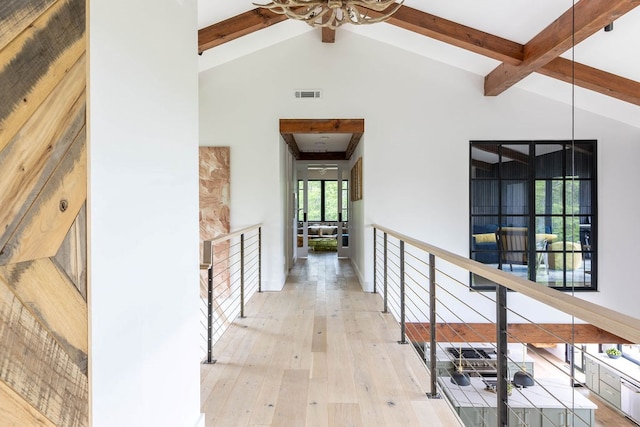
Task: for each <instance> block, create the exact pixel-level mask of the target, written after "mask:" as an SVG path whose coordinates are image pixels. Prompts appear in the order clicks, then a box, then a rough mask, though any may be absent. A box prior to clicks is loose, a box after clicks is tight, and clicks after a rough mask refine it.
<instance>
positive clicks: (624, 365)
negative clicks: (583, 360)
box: [588, 353, 640, 386]
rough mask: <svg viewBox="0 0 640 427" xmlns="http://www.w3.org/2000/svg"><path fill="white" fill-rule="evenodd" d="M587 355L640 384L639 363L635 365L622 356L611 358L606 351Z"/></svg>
mask: <svg viewBox="0 0 640 427" xmlns="http://www.w3.org/2000/svg"><path fill="white" fill-rule="evenodd" d="M588 357H591V358H593V359H595V360H596V361H597V362H598V363H600V364H601V365H603V366H605V367H606V368H609V369H611V370H613V371H614V372H616V373H617V374H618V375H620V376H621V377H623V378H626V379H628V380H630V381H631V382H633V383H636V384H637V385H638V386H640V365H636V364H635V363H633V362H632V361H630V360H627V359H625V358H624V357H620V358H618V359H612V358H610V357H609V356H607V355H606V353H598V354H588Z"/></svg>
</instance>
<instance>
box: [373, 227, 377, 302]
mask: <svg viewBox="0 0 640 427" xmlns="http://www.w3.org/2000/svg"><path fill="white" fill-rule="evenodd" d="M376 234H377V230H376V228H375V227H373V293H374V294H377V293H378V262H377V260H376V258H377V254H376V240H377V239H376Z"/></svg>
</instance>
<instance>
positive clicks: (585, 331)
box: [407, 323, 629, 344]
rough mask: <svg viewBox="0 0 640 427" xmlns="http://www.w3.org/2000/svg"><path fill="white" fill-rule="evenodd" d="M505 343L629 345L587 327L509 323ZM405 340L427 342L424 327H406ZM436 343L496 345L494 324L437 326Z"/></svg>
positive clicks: (563, 324) (444, 324)
mask: <svg viewBox="0 0 640 427" xmlns="http://www.w3.org/2000/svg"><path fill="white" fill-rule="evenodd" d="M507 334H508V337H509V341H512V342H521V343H528V344H534V343H535V344H541V343H544V344H565V343H567V342H575V343H580V344H629V341H627V340H625V339H624V338H621V337H619V336H617V335H614V334H611V333H609V332H607V331H605V330H603V329H600V328H598V327H596V326H593V325H590V324H575V325H572V324H567V323H542V324H531V323H510V324H509V325H508V326H507ZM407 337H408V338H409V339H410V340H411V341H412V342H429V341H430V338H431V334H430V330H429V324H428V323H407ZM436 339H437V341H438V342H451V343H475V342H489V343H495V342H496V325H495V323H438V324H437V325H436Z"/></svg>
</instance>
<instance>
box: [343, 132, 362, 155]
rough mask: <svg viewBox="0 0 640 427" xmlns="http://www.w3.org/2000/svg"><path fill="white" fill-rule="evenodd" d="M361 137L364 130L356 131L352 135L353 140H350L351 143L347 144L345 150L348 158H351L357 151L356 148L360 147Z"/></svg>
mask: <svg viewBox="0 0 640 427" xmlns="http://www.w3.org/2000/svg"><path fill="white" fill-rule="evenodd" d="M360 138H362V132H356V133H354V134H353V135H351V140H350V141H349V145H347V151H345V153H346V156H345V157H346V160H349V159H350V158H351V156H353V153H354V152H355V151H356V148H358V144H359V143H360Z"/></svg>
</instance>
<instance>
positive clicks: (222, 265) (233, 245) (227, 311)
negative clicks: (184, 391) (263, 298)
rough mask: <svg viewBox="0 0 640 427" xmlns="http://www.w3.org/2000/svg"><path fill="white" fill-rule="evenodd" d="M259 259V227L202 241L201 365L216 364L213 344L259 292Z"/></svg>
mask: <svg viewBox="0 0 640 427" xmlns="http://www.w3.org/2000/svg"><path fill="white" fill-rule="evenodd" d="M261 259H262V227H261V226H260V225H255V226H252V227H247V228H244V229H242V230H238V231H235V232H232V233H229V234H226V235H224V236H219V237H217V238H215V239H213V240H206V241H204V242H203V262H202V264H200V270H201V271H206V272H207V276H206V280H201V286H200V296H201V301H202V302H201V306H200V315H201V321H200V324H201V334H200V336H201V351H202V358H203V360H204V363H215V359H214V358H213V354H212V348H213V345H214V344H215V343H216V341H217V340H218V339H219V338H220V337H221V336H222V334H223V333H224V332H225V331H226V330H227V328H228V327H229V325H230V324H231V322H232V321H233V319H235V318H236V317H244V308H245V304H246V303H247V302H248V301H249V299H250V298H251V297H252V296H253V295H254V294H255V293H256V292H261V291H262V282H261V277H262V262H261ZM203 282H204V283H203Z"/></svg>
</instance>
